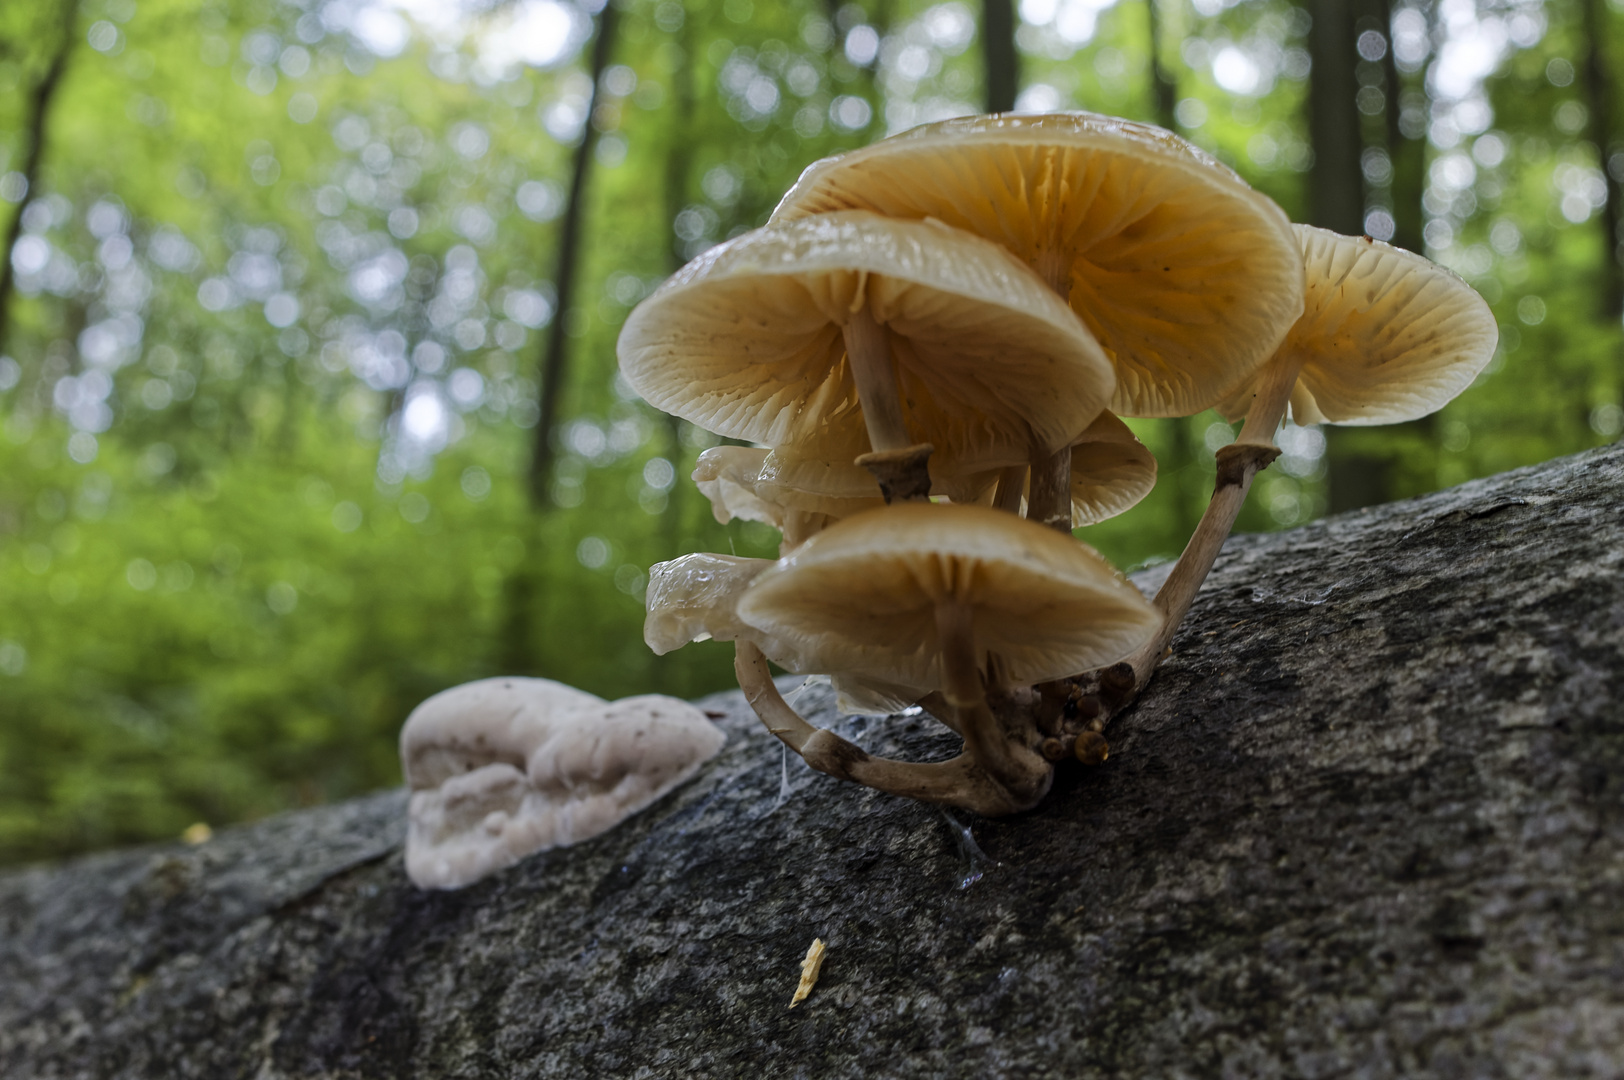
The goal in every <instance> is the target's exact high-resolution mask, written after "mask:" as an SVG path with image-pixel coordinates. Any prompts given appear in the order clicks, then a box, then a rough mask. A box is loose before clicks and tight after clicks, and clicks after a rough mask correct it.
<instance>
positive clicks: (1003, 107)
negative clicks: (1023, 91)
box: [981, 0, 1021, 112]
mask: <svg viewBox="0 0 1624 1080" xmlns="http://www.w3.org/2000/svg"><path fill="white" fill-rule="evenodd" d="M981 55H982V59H983V60H984V61H985V63H986V72H987V111H988V112H1009V111H1010V110H1011V109H1013V108H1015V95H1016V94H1017V93H1019V92H1020V84H1021V57H1020V54H1019V53H1018V52H1016V51H1015V5H1014V2H1013V0H982V5H981Z"/></svg>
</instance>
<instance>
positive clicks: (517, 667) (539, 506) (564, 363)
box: [496, 2, 618, 675]
mask: <svg viewBox="0 0 1624 1080" xmlns="http://www.w3.org/2000/svg"><path fill="white" fill-rule="evenodd" d="M616 11H617V9H616V7H615V5H614V4H613V3H612V2H610V3H605V4H604V5H603V10H602V11H600V12H599V13H598V16H597V26H596V28H595V36H594V38H593V41H592V55H591V58H590V60H589V65H590V66H589V73H590V74H591V76H592V94H591V97H589V98H588V99H587V113H586V123H585V124H584V125H583V126H582V128H581V142H580V144H579V145H578V146H577V147H576V148H575V159H574V162H573V164H572V167H571V171H570V186H569V193H568V195H567V196H566V198H565V202H564V213H563V215H562V218H561V221H560V223H559V236H558V250H557V259H556V261H555V262H554V264H553V265H554V269H553V287H554V290H555V295H556V297H557V300H558V304H557V307H556V308H555V309H554V311H553V320H552V322H550V323H548V324H547V333H546V335H545V336H544V338H543V340H542V348H541V362H540V367H541V371H540V379H539V380H538V382H539V383H540V389H539V391H538V397H537V405H538V407H539V411H538V414H537V417H536V434H535V441H534V442H533V443H532V445H531V454H530V474H529V477H528V479H529V483H528V485H527V486H528V488H529V495H530V507H531V510H532V511H533V513H532V514H531V517H530V530H529V536H528V537H526V539H525V555H524V557H523V558H522V559H520V560H519V564H518V565H517V566H516V567H514V568H513V570H512V571H511V572H510V573H509V574H508V575H507V578H506V580H505V581H504V582H503V586H502V624H501V625H502V629H501V637H500V640H499V642H498V645H497V649H496V658H497V662H498V663H499V664H500V666H501V670H502V671H503V672H504V673H506V674H510V675H539V674H543V670H542V668H543V662H542V659H541V657H542V655H543V649H542V648H541V643H540V642H539V641H537V640H536V627H537V626H538V625H545V624H546V623H547V621H548V619H547V613H546V612H545V611H544V610H542V608H543V605H544V604H545V603H546V600H547V597H546V595H545V593H544V592H543V589H542V582H543V581H544V580H545V579H546V573H547V570H546V567H547V563H548V561H549V559H550V557H551V555H552V554H553V553H552V552H550V551H549V550H548V543H547V540H548V535H547V531H546V521H545V517H546V511H547V510H549V509H550V508H551V507H552V505H553V500H552V491H551V488H550V483H551V479H552V471H553V436H554V432H555V431H556V430H557V426H558V407H559V399H560V398H561V397H562V396H563V393H564V385H565V382H566V376H567V374H568V372H569V358H570V356H569V347H570V346H569V341H570V338H569V325H570V314H571V312H572V311H573V310H574V304H575V284H576V278H577V276H578V275H579V272H580V261H581V258H580V253H581V228H582V221H583V219H584V218H585V216H586V200H587V182H586V181H587V173H588V172H589V171H590V169H591V167H592V155H593V151H594V150H595V149H596V148H597V145H598V129H597V128H596V127H595V126H594V123H593V119H594V114H595V113H596V112H597V108H598V100H599V95H600V94H601V93H602V86H603V72H604V69H605V68H607V67H608V66H609V54H610V52H611V50H612V49H613V48H614V41H615V24H616V21H617V18H618V16H617V14H616ZM555 674H556V673H555Z"/></svg>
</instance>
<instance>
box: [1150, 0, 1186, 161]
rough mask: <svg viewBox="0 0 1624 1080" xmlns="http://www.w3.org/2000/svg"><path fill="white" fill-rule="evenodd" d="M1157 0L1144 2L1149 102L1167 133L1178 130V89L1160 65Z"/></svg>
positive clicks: (1174, 81)
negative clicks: (1147, 38) (1148, 33)
mask: <svg viewBox="0 0 1624 1080" xmlns="http://www.w3.org/2000/svg"><path fill="white" fill-rule="evenodd" d="M1156 3H1157V0H1145V22H1146V25H1147V29H1148V30H1149V32H1150V101H1151V107H1152V108H1153V109H1154V110H1155V111H1156V123H1158V124H1160V125H1161V126H1162V127H1164V128H1166V129H1167V130H1168V131H1177V130H1178V114H1177V112H1176V111H1175V110H1176V109H1177V106H1178V98H1179V87H1178V82H1177V81H1176V79H1175V78H1174V77H1173V76H1172V75H1171V74H1170V73H1169V72H1168V70H1167V68H1166V66H1165V65H1164V64H1163V63H1162V17H1161V12H1160V11H1158V10H1157V9H1156Z"/></svg>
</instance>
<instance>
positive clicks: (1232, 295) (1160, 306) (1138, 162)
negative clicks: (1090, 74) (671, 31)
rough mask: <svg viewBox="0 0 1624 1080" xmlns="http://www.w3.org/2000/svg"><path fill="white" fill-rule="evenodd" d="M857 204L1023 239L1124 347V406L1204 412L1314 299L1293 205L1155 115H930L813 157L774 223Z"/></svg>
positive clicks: (1007, 240) (1059, 284)
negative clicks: (1305, 280) (1309, 296)
mask: <svg viewBox="0 0 1624 1080" xmlns="http://www.w3.org/2000/svg"><path fill="white" fill-rule="evenodd" d="M849 209H864V210H871V211H874V212H876V213H880V214H884V215H887V216H889V217H895V218H904V219H909V220H918V219H924V218H935V219H938V220H940V221H943V222H945V223H947V224H948V225H951V226H953V227H955V228H959V229H964V230H966V231H969V232H973V233H975V234H976V235H978V236H984V237H987V238H988V239H991V240H995V241H997V242H998V243H1000V244H1002V245H1004V246H1005V247H1007V248H1008V249H1009V250H1010V251H1011V252H1013V253H1014V254H1015V255H1016V256H1017V257H1019V258H1020V259H1021V260H1023V261H1024V262H1026V263H1027V264H1028V265H1030V266H1031V267H1033V269H1034V270H1035V271H1036V272H1037V273H1038V275H1039V276H1040V277H1042V278H1043V279H1044V280H1045V281H1047V282H1048V283H1049V284H1050V286H1051V287H1052V288H1054V289H1055V290H1056V291H1057V292H1058V293H1059V294H1060V295H1061V296H1063V297H1064V298H1065V299H1066V300H1067V302H1068V303H1069V304H1070V305H1071V307H1072V309H1073V310H1074V311H1076V313H1077V314H1078V316H1080V317H1081V318H1082V320H1083V322H1084V323H1086V324H1087V326H1088V328H1089V330H1090V331H1092V332H1093V334H1094V336H1095V338H1096V339H1097V340H1098V341H1099V342H1100V344H1101V345H1102V346H1103V347H1104V348H1105V349H1106V350H1107V352H1108V353H1110V354H1111V356H1112V357H1113V359H1114V361H1115V363H1116V369H1117V388H1116V394H1115V396H1114V397H1113V399H1112V402H1111V405H1110V408H1111V410H1112V411H1113V412H1115V413H1118V414H1119V415H1124V416H1188V415H1192V414H1194V413H1197V412H1200V411H1201V410H1202V409H1204V408H1207V407H1208V406H1209V405H1211V404H1212V403H1213V402H1215V401H1216V400H1217V399H1218V397H1219V396H1220V394H1222V393H1223V392H1224V391H1225V390H1227V389H1228V388H1229V387H1230V386H1232V385H1233V384H1234V383H1236V382H1237V381H1239V380H1240V379H1243V378H1245V377H1246V376H1247V375H1248V374H1249V373H1250V372H1252V371H1254V370H1256V369H1257V367H1258V366H1259V365H1261V364H1262V363H1263V362H1264V361H1265V360H1266V359H1267V358H1268V357H1269V355H1270V354H1271V353H1272V352H1273V351H1274V347H1275V345H1276V344H1277V343H1278V342H1279V341H1280V338H1281V337H1282V336H1283V335H1284V334H1285V332H1286V330H1287V329H1288V328H1289V327H1290V326H1291V324H1292V322H1293V321H1295V320H1296V318H1297V316H1298V315H1299V314H1300V313H1301V311H1302V301H1303V284H1302V260H1301V257H1300V255H1299V253H1298V249H1297V245H1296V243H1295V242H1294V240H1293V238H1292V236H1291V233H1290V230H1289V226H1288V223H1287V220H1286V216H1285V214H1284V213H1283V212H1282V211H1281V210H1280V208H1279V207H1278V206H1276V205H1275V204H1274V203H1273V202H1272V201H1271V200H1270V199H1269V198H1268V197H1266V196H1264V195H1262V194H1260V193H1258V192H1256V191H1253V190H1252V189H1251V188H1250V187H1248V186H1247V185H1246V183H1245V182H1244V181H1243V180H1241V179H1240V177H1239V176H1237V175H1235V173H1234V172H1233V171H1231V170H1230V169H1228V168H1226V167H1225V166H1223V165H1221V164H1219V163H1218V162H1217V161H1215V160H1214V159H1213V158H1212V157H1211V156H1210V155H1208V154H1206V153H1205V152H1204V151H1202V150H1199V149H1197V148H1196V147H1194V146H1192V145H1191V144H1190V143H1188V142H1186V141H1185V140H1183V139H1181V138H1179V137H1178V136H1176V135H1174V134H1172V133H1170V132H1167V131H1163V130H1162V129H1160V128H1156V127H1152V126H1150V125H1148V124H1140V123H1136V122H1134V121H1130V120H1121V119H1118V118H1116V117H1109V116H1099V115H1096V114H1092V113H1057V114H1049V115H1041V116H1018V115H993V116H975V117H963V118H960V119H956V120H945V121H942V122H940V123H935V124H928V125H925V126H924V127H920V128H915V129H913V130H912V131H908V132H904V133H903V134H901V135H896V136H893V137H892V138H889V139H884V140H882V141H880V142H877V143H874V144H873V145H871V146H866V147H863V148H861V149H858V150H853V151H850V152H848V153H845V154H841V155H839V156H838V157H833V158H828V159H825V160H823V161H819V162H817V163H815V164H813V165H812V166H810V167H809V168H808V169H807V170H806V171H805V172H804V173H803V174H802V175H801V178H800V180H798V181H797V182H796V184H795V186H794V187H793V188H791V189H790V191H789V193H788V194H786V195H785V196H784V198H783V201H782V202H780V204H779V206H778V208H777V210H775V211H774V213H773V219H772V220H773V221H774V222H790V221H798V220H804V219H805V218H806V217H808V216H810V215H818V214H825V213H830V212H836V211H841V210H849Z"/></svg>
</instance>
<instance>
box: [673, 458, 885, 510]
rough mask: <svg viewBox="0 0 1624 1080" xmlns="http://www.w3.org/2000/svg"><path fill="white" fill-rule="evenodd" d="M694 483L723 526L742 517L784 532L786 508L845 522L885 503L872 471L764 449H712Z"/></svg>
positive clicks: (701, 462)
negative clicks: (707, 500) (841, 519)
mask: <svg viewBox="0 0 1624 1080" xmlns="http://www.w3.org/2000/svg"><path fill="white" fill-rule="evenodd" d="M693 479H694V484H695V485H696V486H697V487H698V488H699V490H700V491H701V492H702V493H703V494H704V495H705V497H706V498H708V499H709V500H710V503H711V513H712V515H713V516H714V517H715V518H716V520H717V521H718V522H719V523H720V524H723V525H726V524H727V523H728V522H729V521H730V520H732V519H733V518H742V519H744V520H745V521H760V522H763V523H765V524H767V525H771V526H772V527H773V528H775V529H782V528H783V527H784V514H785V511H786V510H798V511H800V512H802V513H805V514H827V515H829V516H830V517H835V518H843V517H850V516H851V515H853V514H856V513H860V512H862V511H864V510H872V509H874V508H875V507H877V506H882V505H884V502H885V500H884V499H883V498H881V496H880V486H879V484H878V483H877V482H876V481H875V479H874V476H873V474H872V473H870V472H869V471H868V470H867V469H864V468H861V467H859V466H857V465H853V464H851V463H850V462H845V463H841V462H830V461H817V460H815V459H810V458H796V457H793V456H790V455H787V454H785V453H781V452H779V451H776V450H768V449H766V448H765V447H755V446H713V447H711V448H710V449H709V450H706V451H704V452H703V453H701V454H700V455H699V460H698V461H697V462H696V463H695V465H694V471H693Z"/></svg>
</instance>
